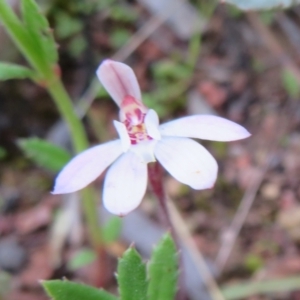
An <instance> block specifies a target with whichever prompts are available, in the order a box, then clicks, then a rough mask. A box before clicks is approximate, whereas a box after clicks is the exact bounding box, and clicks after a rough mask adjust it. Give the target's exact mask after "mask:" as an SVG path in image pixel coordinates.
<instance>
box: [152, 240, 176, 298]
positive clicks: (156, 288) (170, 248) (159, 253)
mask: <svg viewBox="0 0 300 300" xmlns="http://www.w3.org/2000/svg"><path fill="white" fill-rule="evenodd" d="M148 277H149V287H148V291H147V296H148V297H147V299H148V300H173V299H175V295H176V291H177V279H178V254H177V252H176V246H175V243H174V241H173V240H172V238H171V237H170V235H165V236H164V237H163V239H162V240H161V242H160V243H159V245H158V246H157V247H156V248H155V249H154V252H153V254H152V258H151V261H150V263H149V270H148Z"/></svg>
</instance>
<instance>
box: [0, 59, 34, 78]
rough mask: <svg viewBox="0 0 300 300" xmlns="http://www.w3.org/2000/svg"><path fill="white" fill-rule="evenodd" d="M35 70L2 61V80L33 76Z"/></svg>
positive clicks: (0, 68) (0, 65)
mask: <svg viewBox="0 0 300 300" xmlns="http://www.w3.org/2000/svg"><path fill="white" fill-rule="evenodd" d="M33 77H34V72H33V71H32V70H30V69H28V68H26V67H23V66H19V65H16V64H11V63H4V62H0V80H9V79H24V78H33Z"/></svg>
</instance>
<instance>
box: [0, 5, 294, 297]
mask: <svg viewBox="0 0 300 300" xmlns="http://www.w3.org/2000/svg"><path fill="white" fill-rule="evenodd" d="M10 2H11V5H12V6H14V7H15V9H16V10H18V5H19V1H18V0H15V1H13V0H12V1H10ZM37 3H38V4H39V6H40V8H41V10H42V11H43V13H45V14H46V15H47V18H48V20H49V22H50V24H51V27H52V28H53V31H54V36H55V39H56V41H57V46H58V49H59V54H60V61H59V62H60V66H61V71H62V78H63V81H64V83H65V86H66V87H67V89H68V91H69V93H70V95H71V96H72V99H74V103H75V106H76V109H77V111H78V113H79V115H80V116H81V117H82V119H83V122H84V124H85V127H86V131H87V134H88V136H89V140H90V143H91V145H93V144H97V143H102V142H105V141H107V140H111V139H114V138H116V137H117V134H116V132H115V130H114V127H113V124H112V121H113V120H115V119H118V111H117V107H116V106H115V104H114V103H113V101H111V99H110V98H109V96H108V95H107V94H106V92H105V91H104V90H103V89H100V84H99V83H98V81H97V79H96V78H95V70H96V68H97V67H98V65H99V64H100V62H101V61H102V60H103V59H105V58H115V59H116V60H121V61H125V62H126V63H127V64H128V65H130V66H131V67H132V68H133V69H134V71H135V73H136V75H137V78H138V81H139V83H140V86H141V89H142V91H143V100H144V102H145V104H146V105H147V106H148V107H150V108H153V109H155V110H156V111H157V112H158V114H159V116H160V120H161V122H163V121H167V120H169V119H173V118H176V117H180V116H185V115H191V114H215V115H219V116H222V117H225V118H228V119H230V120H232V121H234V122H237V123H239V124H241V125H243V126H244V127H246V128H247V129H248V130H249V131H250V132H251V133H252V137H251V138H249V139H247V140H245V141H239V142H232V143H220V142H207V141H204V142H203V145H204V146H205V147H207V148H208V149H209V151H210V152H211V153H212V154H213V155H214V157H216V159H217V161H218V164H219V176H218V180H217V182H216V185H215V187H214V188H213V189H212V190H204V191H194V190H192V189H190V188H188V187H187V186H184V185H181V184H180V183H179V182H177V181H176V180H175V179H173V178H171V177H169V175H168V174H165V186H166V191H167V193H168V195H169V196H170V198H171V199H172V201H173V203H174V204H175V205H176V207H177V209H178V210H179V211H180V213H181V216H182V217H183V219H184V221H185V224H186V226H187V227H188V229H189V230H190V232H191V234H192V238H193V240H194V242H195V243H196V245H197V248H198V251H199V253H200V252H201V253H202V254H203V255H204V257H205V258H206V260H207V263H208V266H209V267H210V269H211V270H212V272H213V274H214V276H215V277H216V280H217V283H218V285H219V287H220V288H221V289H223V290H224V293H225V292H226V293H227V294H226V293H225V294H226V295H227V296H226V299H291V300H296V299H300V278H299V277H297V274H299V272H300V252H299V251H300V248H299V246H300V185H299V183H300V176H299V175H300V159H299V156H300V131H299V130H300V106H299V97H300V50H299V49H300V6H298V7H297V6H296V7H294V8H293V9H289V10H286V11H281V10H279V11H268V12H262V13H259V12H246V13H245V12H241V11H240V10H238V9H237V8H235V7H234V6H231V5H227V4H224V3H223V4H220V3H219V2H218V1H212V0H211V1H205V0H203V1H201V0H191V1H187V0H173V1H167V0H127V1H126V0H123V1H116V0H101V1H100V0H81V1H63V0H40V1H39V0H38V1H37ZM0 45H1V47H0V61H7V62H15V63H19V64H23V65H26V61H25V60H24V58H23V57H22V56H21V55H20V54H19V52H18V50H17V48H16V47H15V46H14V44H13V43H12V42H11V40H10V39H9V37H8V36H7V35H6V33H5V31H4V28H3V27H1V25H0ZM98 84H99V87H98ZM24 138H43V139H47V140H48V141H50V142H52V143H54V144H56V145H59V146H61V147H63V148H65V149H67V150H68V151H72V149H71V148H70V142H69V138H68V132H67V130H66V129H65V127H64V125H63V124H62V123H61V122H60V116H59V114H58V112H57V110H56V108H55V105H54V103H53V102H52V100H51V98H50V97H49V95H48V94H47V93H46V91H45V90H44V89H43V88H42V87H39V86H37V85H35V84H34V83H32V82H31V81H29V80H10V81H5V82H0V299H9V300H27V299H28V300H29V299H30V300H43V299H47V297H46V296H45V294H44V292H43V290H42V288H41V286H40V284H39V282H38V280H41V279H53V278H62V277H64V276H65V277H67V278H68V279H70V280H77V281H80V282H85V283H87V284H91V285H99V284H100V283H101V285H103V286H104V287H105V288H106V289H108V290H110V291H112V292H116V283H115V278H114V272H115V268H116V262H117V257H118V256H120V255H121V254H122V252H123V251H124V250H125V249H126V248H127V247H128V245H129V244H130V243H131V242H132V241H134V242H135V245H136V247H137V249H138V250H139V251H140V252H141V253H142V254H143V255H144V257H145V258H147V256H149V254H150V253H151V251H152V247H151V246H152V245H153V244H154V243H156V242H157V239H158V238H159V236H160V235H161V234H162V233H163V232H164V231H165V228H164V227H163V222H162V220H161V219H162V217H161V215H160V212H159V207H158V204H157V202H156V199H155V197H154V196H153V195H152V194H151V193H150V191H149V193H147V195H146V197H145V199H144V200H143V202H142V205H141V206H140V207H139V209H138V211H136V212H133V213H132V214H130V215H128V216H126V217H125V218H123V219H122V220H121V221H120V220H119V219H118V220H116V219H112V220H110V221H108V223H107V222H106V221H105V222H106V226H107V227H108V229H107V231H108V232H109V233H108V235H109V238H108V254H109V255H108V259H107V260H108V261H107V264H108V266H106V269H105V270H106V271H105V273H106V274H105V275H103V272H102V273H101V270H99V268H97V266H95V264H93V260H94V253H93V251H92V249H90V248H89V245H88V243H87V238H86V232H85V229H84V226H83V220H82V217H81V213H80V209H79V206H80V200H79V199H77V196H76V195H75V196H74V195H73V196H66V197H61V196H52V195H51V194H50V193H49V192H50V191H51V189H52V186H53V180H54V178H55V175H56V174H57V171H58V170H56V168H55V167H53V164H54V165H55V161H54V162H53V161H50V162H48V164H49V165H50V166H49V168H45V165H47V162H46V163H40V165H39V164H36V163H35V162H33V160H32V158H34V156H35V153H34V152H33V153H32V152H30V151H28V149H26V145H25V144H26V143H25V144H24V143H22V141H23V142H24ZM54 157H55V156H54ZM102 179H103V176H102V177H101V178H99V179H98V180H97V182H96V186H97V188H98V190H99V214H100V215H101V216H102V219H103V220H106V218H107V214H106V213H105V212H103V211H102V209H101V208H100V207H101V186H102ZM103 222H104V221H103ZM137 224H138V225H137ZM183 244H184V243H183ZM183 246H184V247H185V248H184V249H185V250H183V251H184V253H185V251H186V254H185V255H186V256H187V261H189V252H188V245H183ZM185 268H186V270H185V273H186V274H187V277H188V281H189V282H190V283H191V284H189V285H188V287H187V289H188V294H189V297H190V299H209V298H207V297H208V296H207V295H206V294H205V291H204V290H203V291H202V288H201V284H202V279H201V277H198V275H197V270H194V269H193V264H189V263H186V265H185ZM107 270H109V271H107ZM195 274H196V275H195ZM191 278H194V279H195V280H194V281H195V282H193V283H192V279H191ZM262 280H269V283H270V284H269V286H268V288H262V287H259V286H257V285H255V284H254V285H253V283H257V282H260V281H262ZM230 284H234V285H230ZM242 284H246V286H247V287H248V289H249V292H248V294H247V293H246V294H239V292H240V290H239V289H241V288H242V290H243V291H244V293H245V286H244V285H242ZM251 284H252V286H251ZM229 285H230V286H229ZM297 286H298V288H297ZM249 287H250V288H249ZM199 288H200V289H199ZM297 289H298V290H297ZM202 292H203V294H201V293H202ZM241 295H242V296H241Z"/></svg>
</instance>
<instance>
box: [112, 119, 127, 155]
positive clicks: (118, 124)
mask: <svg viewBox="0 0 300 300" xmlns="http://www.w3.org/2000/svg"><path fill="white" fill-rule="evenodd" d="M114 126H115V128H116V130H117V132H118V134H119V137H120V139H121V142H122V149H123V152H126V151H127V150H128V149H129V147H130V144H131V143H130V137H129V135H128V132H127V129H126V126H125V125H124V124H123V123H121V122H118V121H114Z"/></svg>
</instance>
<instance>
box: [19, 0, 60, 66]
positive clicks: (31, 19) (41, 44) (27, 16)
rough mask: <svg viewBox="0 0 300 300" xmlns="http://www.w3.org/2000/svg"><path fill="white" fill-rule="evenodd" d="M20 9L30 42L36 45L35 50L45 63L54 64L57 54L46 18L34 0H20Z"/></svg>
mask: <svg viewBox="0 0 300 300" xmlns="http://www.w3.org/2000/svg"><path fill="white" fill-rule="evenodd" d="M21 10H22V17H23V22H24V24H25V27H26V29H27V32H28V33H29V37H30V42H31V43H32V45H33V46H35V47H36V49H35V52H36V53H37V54H39V55H40V56H41V57H43V60H44V61H45V62H46V63H48V64H50V65H53V64H55V63H56V62H57V60H58V55H57V49H56V44H55V41H54V38H53V34H52V31H51V29H50V27H49V23H48V20H47V19H46V18H45V16H44V15H43V14H42V13H41V12H40V11H39V7H38V6H37V4H36V2H35V1H34V0H22V2H21Z"/></svg>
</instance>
